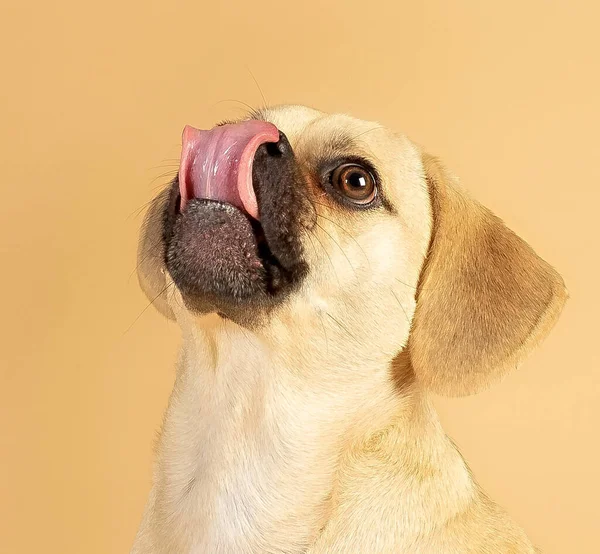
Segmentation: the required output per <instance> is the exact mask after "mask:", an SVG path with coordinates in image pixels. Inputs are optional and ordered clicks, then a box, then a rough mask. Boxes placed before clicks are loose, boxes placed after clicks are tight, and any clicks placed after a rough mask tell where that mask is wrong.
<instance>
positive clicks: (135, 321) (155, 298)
mask: <svg viewBox="0 0 600 554" xmlns="http://www.w3.org/2000/svg"><path fill="white" fill-rule="evenodd" d="M174 284H175V283H169V284H168V285H166V286H165V288H163V289H162V290H161V291H160V292H159V293H158V294H157V295H156V296H155V297H154V298H153V299H152V300H151V302H150V303H149V304H148V305H147V306H146V307H145V308H144V309H143V310H142V311H141V313H140V315H138V316H137V317H136V318H135V319H134V320H133V323H132V324H131V325H130V326H129V327H127V329H125V331H124V333H123V335H121V336H125V335H126V334H127V333H128V332H129V331H130V330H131V328H132V327H133V326H134V325H135V324H136V323H137V321H138V320H139V319H140V317H142V316H143V315H144V313H145V312H146V310H147V309H148V308H149V307H150V306H152V304H154V302H156V300H157V299H158V297H159V296H161V295H162V294H164V293H165V292H166V291H167V289H168V288H169V287H171V286H173V285H174Z"/></svg>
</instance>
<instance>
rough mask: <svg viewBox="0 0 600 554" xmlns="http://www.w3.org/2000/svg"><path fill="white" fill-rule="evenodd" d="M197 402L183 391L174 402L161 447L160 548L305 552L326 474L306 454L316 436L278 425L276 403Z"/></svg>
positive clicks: (324, 463)
mask: <svg viewBox="0 0 600 554" xmlns="http://www.w3.org/2000/svg"><path fill="white" fill-rule="evenodd" d="M213 390H214V389H213ZM197 395H198V392H197V391H194V390H193V389H190V388H189V387H187V388H184V389H183V390H182V392H180V393H178V394H177V395H175V396H174V398H173V399H172V402H171V406H170V408H169V412H168V415H167V418H166V422H165V427H164V430H163V435H162V438H161V447H160V468H161V475H160V479H159V482H158V483H157V485H158V490H157V503H159V506H158V508H159V510H158V512H159V513H162V514H164V515H163V517H164V519H166V520H168V521H169V524H168V525H165V529H164V530H165V532H166V533H168V534H169V535H170V538H169V539H168V542H169V544H171V545H177V548H176V550H177V551H178V552H211V553H215V554H218V553H220V552H223V553H226V552H227V553H231V552H236V553H244V552H259V551H266V550H267V548H268V551H269V552H274V553H275V552H282V553H284V552H285V553H288V554H294V553H296V552H298V553H300V552H304V551H305V550H306V548H307V547H308V545H309V544H310V542H311V541H312V540H314V537H315V533H316V532H317V531H318V529H319V527H320V525H322V520H323V511H324V503H325V497H326V495H327V492H328V490H329V484H330V482H331V476H332V472H333V469H334V462H333V458H334V457H333V454H332V455H331V456H328V455H327V450H325V451H324V450H323V449H322V448H315V446H316V445H317V444H319V441H320V439H319V437H318V436H317V435H316V433H317V430H316V428H315V429H314V433H313V432H311V427H310V426H308V427H307V426H306V425H305V426H304V427H302V426H299V425H298V423H297V422H296V423H295V424H294V425H293V426H291V425H286V423H290V421H289V420H290V415H289V413H287V414H282V413H281V412H282V407H281V406H279V405H276V404H269V405H266V404H264V403H263V404H262V405H261V402H256V399H254V400H253V401H251V402H247V401H246V400H247V399H246V400H245V399H244V398H243V397H238V398H232V397H227V396H224V397H221V398H219V397H218V396H217V395H213V397H212V398H203V402H202V403H199V402H198V396H197ZM250 406H252V408H250ZM289 408H290V406H286V410H285V411H286V412H288V409H289ZM292 427H294V428H300V429H302V430H303V432H302V433H296V434H294V433H291V432H290V428H292ZM321 442H322V441H321ZM332 452H333V449H332ZM329 458H330V459H329ZM315 468H318V469H317V470H315Z"/></svg>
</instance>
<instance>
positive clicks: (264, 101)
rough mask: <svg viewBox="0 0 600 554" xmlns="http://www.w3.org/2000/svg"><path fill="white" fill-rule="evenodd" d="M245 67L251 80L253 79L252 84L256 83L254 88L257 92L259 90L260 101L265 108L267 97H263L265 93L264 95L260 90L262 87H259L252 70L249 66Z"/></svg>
mask: <svg viewBox="0 0 600 554" xmlns="http://www.w3.org/2000/svg"><path fill="white" fill-rule="evenodd" d="M246 69H247V70H248V73H250V77H252V80H253V81H254V84H255V85H256V88H257V89H258V92H260V96H261V98H262V101H263V107H264V108H266V107H267V106H268V102H267V99H266V98H265V95H264V93H263V91H262V88H260V85H259V84H258V81H257V80H256V77H255V76H254V73H252V70H251V69H250V66H248V65H247V66H246ZM253 111H254V110H253ZM255 115H256V114H255Z"/></svg>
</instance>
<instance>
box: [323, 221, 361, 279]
mask: <svg viewBox="0 0 600 554" xmlns="http://www.w3.org/2000/svg"><path fill="white" fill-rule="evenodd" d="M317 217H320V218H322V219H325V220H326V221H329V222H330V223H333V224H334V225H335V226H337V227H339V228H340V229H341V230H342V231H344V233H346V234H347V235H348V236H349V237H350V238H351V239H352V240H353V241H354V243H355V244H356V246H358V247H359V248H360V251H361V252H362V253H363V256H364V257H365V258H366V260H367V263H368V264H369V267H371V260H369V257H368V256H367V253H366V252H365V251H364V249H363V247H362V246H361V245H360V243H359V242H358V241H357V240H356V239H355V238H354V236H353V235H352V233H350V231H348V230H346V229H344V228H343V227H342V226H341V225H340V224H339V223H336V222H335V221H333V219H329V218H328V217H325V216H324V215H322V214H320V213H318V212H317Z"/></svg>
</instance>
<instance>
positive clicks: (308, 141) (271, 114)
mask: <svg viewBox="0 0 600 554" xmlns="http://www.w3.org/2000/svg"><path fill="white" fill-rule="evenodd" d="M259 117H260V118H261V119H265V120H267V121H270V122H271V123H273V124H274V125H276V126H277V127H278V128H279V129H280V130H281V131H283V132H284V133H285V134H286V136H287V137H288V140H289V141H290V143H291V144H292V146H293V148H294V150H295V151H296V154H297V155H299V157H300V158H302V159H304V161H307V162H310V161H311V160H314V159H318V158H322V157H325V158H327V157H332V156H335V155H340V156H344V155H354V156H360V157H364V158H366V159H368V160H369V161H370V162H371V163H372V164H373V165H374V166H375V167H376V168H377V169H378V170H379V172H380V173H382V174H383V177H384V180H385V181H387V182H388V184H389V181H390V180H391V181H395V180H396V179H397V178H400V179H401V180H402V181H405V180H406V178H407V177H408V176H410V177H411V180H412V179H417V180H418V179H419V177H421V175H422V163H421V156H420V153H419V151H418V149H417V148H416V146H415V145H414V144H413V143H412V142H411V141H410V140H409V139H408V138H407V137H405V136H404V135H402V134H399V133H396V132H393V131H391V130H390V129H388V128H386V127H385V126H383V125H381V124H380V123H377V122H373V121H365V120H361V119H357V118H355V117H352V116H349V115H346V114H338V113H336V114H328V113H325V112H322V111H318V110H315V109H312V108H308V107H305V106H299V105H282V106H275V107H272V108H267V109H263V110H261V111H260V112H259Z"/></svg>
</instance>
